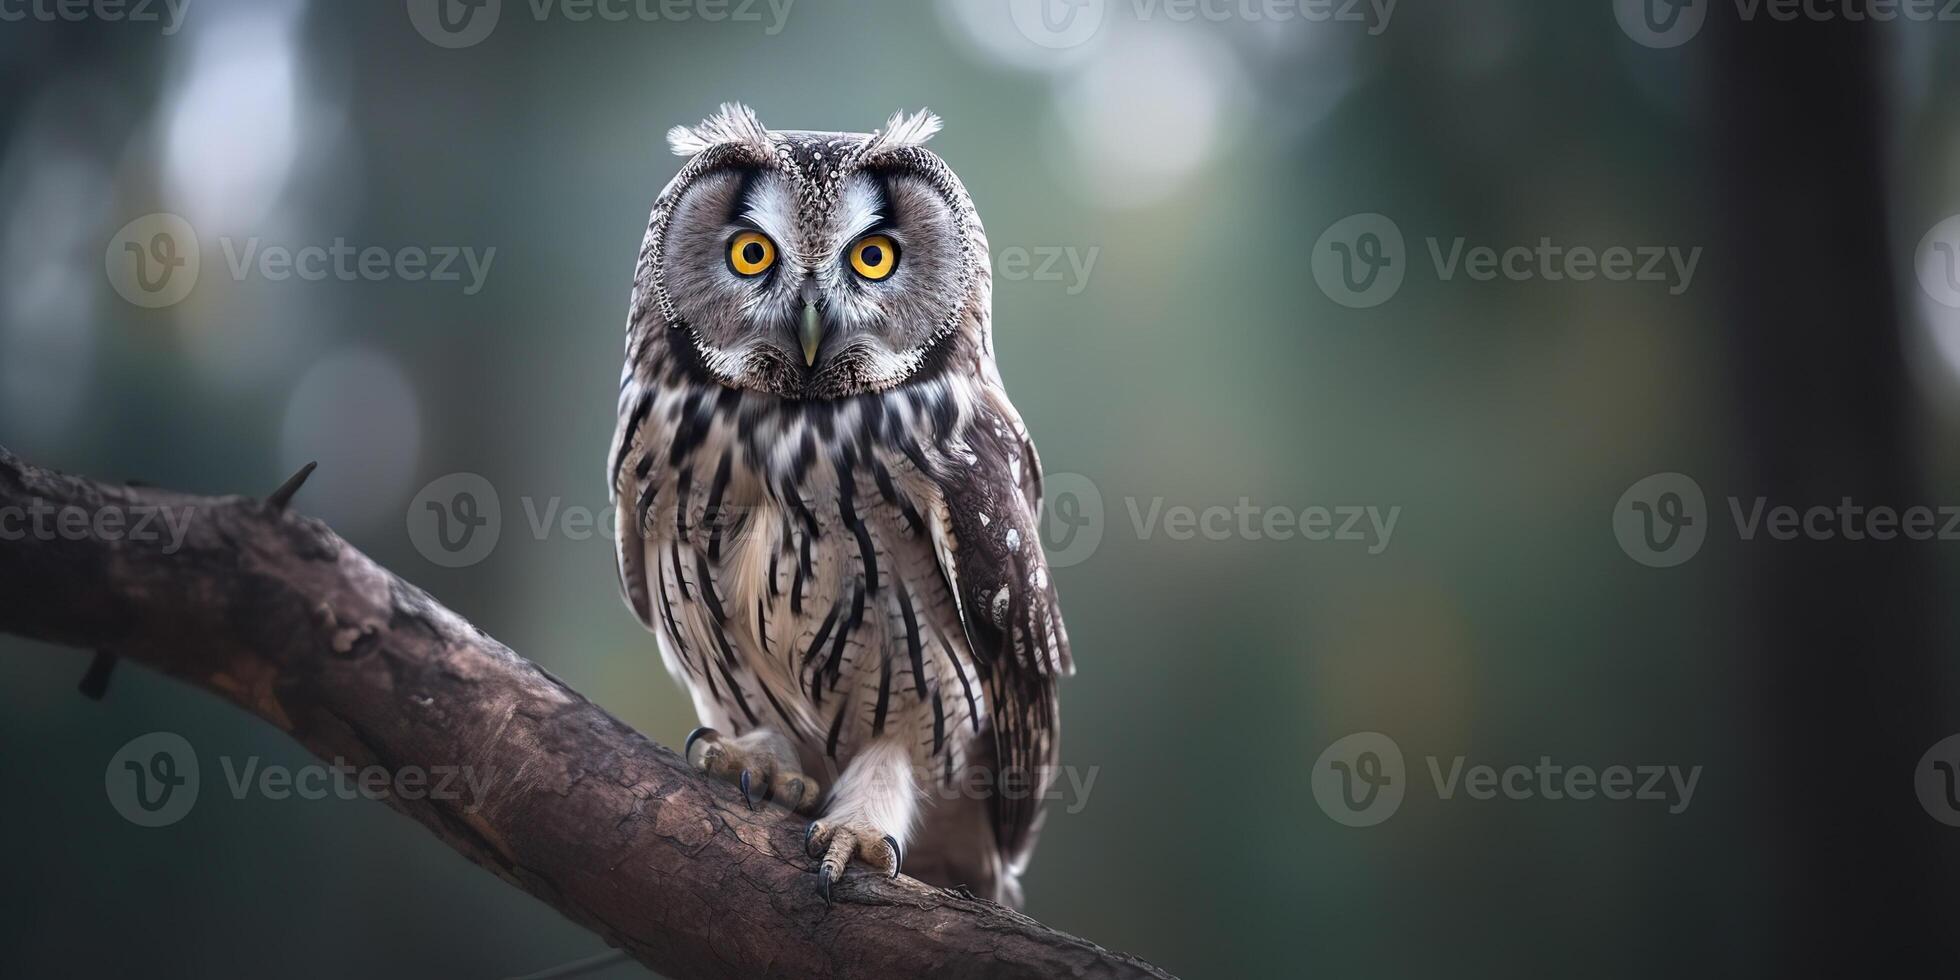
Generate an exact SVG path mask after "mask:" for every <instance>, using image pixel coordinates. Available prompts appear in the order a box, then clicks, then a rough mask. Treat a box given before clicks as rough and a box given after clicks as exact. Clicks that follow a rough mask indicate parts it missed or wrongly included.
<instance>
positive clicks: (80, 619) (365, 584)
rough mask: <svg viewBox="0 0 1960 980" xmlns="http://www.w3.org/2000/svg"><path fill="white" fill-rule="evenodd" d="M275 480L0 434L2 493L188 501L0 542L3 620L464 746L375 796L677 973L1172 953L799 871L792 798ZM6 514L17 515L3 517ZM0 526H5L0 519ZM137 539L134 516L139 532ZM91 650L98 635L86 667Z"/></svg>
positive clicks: (300, 731)
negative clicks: (247, 492) (200, 484)
mask: <svg viewBox="0 0 1960 980" xmlns="http://www.w3.org/2000/svg"><path fill="white" fill-rule="evenodd" d="M303 476H304V474H303V473H302V474H300V475H299V477H297V478H296V480H295V481H289V483H288V485H287V486H285V487H282V488H280V490H279V491H278V492H277V493H275V494H274V496H273V498H271V499H270V500H267V501H259V500H253V499H247V498H240V497H227V498H206V497H195V496H189V495H185V494H179V493H172V492H169V491H164V490H155V489H147V488H134V487H121V486H109V485H104V484H100V483H96V482H93V481H89V480H84V479H80V478H76V477H72V476H66V475H62V474H59V473H55V472H52V471H49V470H45V469H41V468H38V467H34V466H31V465H28V464H25V463H23V462H21V461H20V460H19V459H17V458H16V457H14V456H13V455H12V454H10V453H8V452H7V451H6V450H5V449H0V508H4V507H20V508H28V507H36V506H38V507H39V508H40V511H39V512H40V513H41V514H43V515H46V514H50V513H57V514H58V513H59V512H60V511H62V510H66V509H70V508H73V509H75V510H78V511H79V512H80V513H81V514H83V515H86V516H88V517H89V518H90V524H91V525H93V524H94V518H95V516H96V515H102V514H122V515H140V514H142V513H143V512H144V511H143V510H141V509H140V508H171V509H172V512H173V513H177V514H182V513H185V512H186V511H187V512H188V513H190V514H191V519H190V522H189V525H188V527H189V530H188V533H187V534H186V536H185V537H184V539H183V541H182V544H181V547H178V548H175V549H172V548H171V547H170V536H169V535H138V534H134V533H130V529H131V528H133V527H134V524H135V520H134V519H133V518H131V519H129V520H128V521H127V523H123V524H122V525H121V526H122V530H121V531H120V532H118V533H114V534H97V533H79V532H77V531H75V530H74V528H75V527H76V525H74V524H73V520H74V519H72V518H71V519H69V521H70V523H68V524H66V525H64V524H63V523H62V521H61V519H60V518H58V517H57V518H48V517H43V518H42V521H43V526H44V527H45V529H46V531H47V533H32V532H31V530H30V533H26V534H24V535H22V536H20V537H19V538H18V539H14V540H7V541H5V542H4V543H0V631H6V632H11V633H16V634H20V635H22V636H27V637H32V638H35V639H40V640H46V641H50V642H54V643H60V644H66V645H71V646H80V647H86V648H91V649H96V650H106V651H113V655H114V656H116V657H119V658H121V659H126V660H130V661H133V662H136V663H140V664H143V665H146V666H149V667H153V668H155V669H157V670H161V671H163V672H165V673H167V674H170V675H172V676H174V677H177V678H180V679H182V680H184V681H187V682H189V683H191V684H194V685H196V686H198V687H201V688H204V689H206V690H210V691H213V692H216V693H218V694H221V695H223V696H224V697H226V698H228V699H230V700H231V701H233V702H235V703H236V704H238V705H239V706H240V707H243V708H245V709H246V710H247V711H250V712H252V713H253V714H256V715H258V716H259V717H261V718H264V719H265V720H267V721H269V722H271V723H273V724H274V725H277V726H278V727H279V728H280V729H281V730H282V731H285V732H287V733H288V734H290V735H292V736H293V737H294V738H295V739H298V740H299V742H300V743H301V744H303V745H305V746H306V747H307V748H308V749H310V750H311V751H313V752H314V753H315V754H317V755H319V756H320V757H322V758H324V759H335V758H340V759H345V760H347V761H348V762H349V763H350V764H353V765H359V766H368V765H379V766H383V767H386V768H388V769H389V770H399V769H401V768H403V767H408V766H416V767H422V768H424V769H433V768H435V767H438V766H454V767H463V766H468V767H471V769H472V771H473V772H474V773H475V774H476V775H477V777H478V780H479V782H484V781H487V784H488V785H487V788H486V790H485V793H484V798H482V799H470V798H468V794H463V798H457V799H422V800H404V799H400V798H396V797H393V796H390V797H389V803H390V805H391V806H393V807H394V808H395V809H397V810H400V811H401V812H403V813H406V814H407V815H409V816H411V817H413V818H415V819H416V820H417V821H420V822H421V823H422V825H423V826H425V827H427V828H428V829H429V830H431V831H433V832H434V833H435V834H436V835H437V836H438V837H440V838H442V840H443V841H444V842H445V843H447V844H449V846H451V847H453V848H455V849H456V850H458V851H460V852H462V854H464V855H465V856H466V857H468V858H469V859H470V860H472V861H475V862H476V863H477V864H480V865H482V866H483V867H485V868H487V869H489V870H490V871H492V872H493V873H495V874H496V875H498V876H499V877H501V878H503V879H504V880H506V881H508V882H510V883H511V884H513V885H516V886H517V887H519V888H522V889H524V890H525V891H527V892H529V893H530V894H532V895H535V896H537V897H538V898H539V899H542V900H543V901H544V902H546V903H547V904H549V905H551V906H552V907H553V908H556V909H557V910H559V911H560V912H562V913H564V914H565V915H566V916H567V917H569V918H571V919H572V920H573V921H575V922H577V923H579V924H581V925H583V926H585V927H587V928H589V929H591V930H592V931H594V932H596V933H598V934H599V935H600V936H602V937H604V938H605V940H606V941H607V942H609V943H611V944H613V945H615V946H618V947H620V948H622V949H624V950H625V951H627V952H628V953H629V954H630V955H632V956H633V957H634V958H635V959H637V960H639V961H640V962H642V963H644V964H646V965H647V966H649V967H651V968H653V969H655V970H657V971H659V972H661V973H662V974H665V975H667V976H670V977H674V978H677V980H695V978H718V977H730V978H733V977H757V976H782V977H798V978H823V977H906V978H911V977H919V976H933V977H1008V978H1012V977H1029V978H1033V977H1041V978H1048V977H1111V978H1115V977H1168V976H1169V975H1168V974H1166V973H1164V972H1162V971H1160V970H1158V969H1156V968H1155V967H1152V966H1150V965H1149V964H1146V963H1144V962H1142V961H1140V960H1137V959H1134V958H1132V957H1129V956H1125V955H1121V954H1116V953H1111V952H1109V951H1107V950H1104V949H1102V948H1101V947H1099V946H1096V945H1095V944H1093V943H1090V942H1087V941H1084V940H1081V939H1077V938H1075V937H1072V936H1068V935H1064V934H1062V933H1058V932H1055V931H1053V930H1051V929H1049V928H1047V927H1045V926H1043V925H1041V924H1040V923H1038V922H1035V921H1034V920H1032V919H1029V918H1027V917H1026V916H1023V915H1019V914H1016V913H1014V912H1011V911H1009V910H1007V909H1003V908H1001V907H1000V906H997V905H994V904H992V903H989V902H985V901H980V900H978V899H974V898H970V897H967V896H965V895H963V894H960V893H958V892H954V891H948V890H945V889H939V888H932V887H929V886H927V885H924V884H922V883H920V882H918V881H915V880H913V879H910V878H900V879H896V880H888V879H884V878H882V877H879V876H877V875H874V874H871V873H868V872H864V871H862V870H858V871H854V872H852V873H851V874H849V875H847V876H846V878H845V879H844V881H842V882H840V883H839V884H838V885H837V886H836V887H834V888H833V889H832V898H833V900H834V901H835V904H834V905H829V906H827V905H826V904H825V903H824V901H823V899H822V898H821V897H819V896H818V894H817V890H816V888H815V878H814V877H813V876H812V874H811V873H810V870H809V869H810V862H809V860H808V859H807V858H805V857H804V856H803V854H802V828H803V823H802V822H801V821H798V820H795V819H793V818H792V817H790V816H789V815H788V814H787V813H786V812H784V811H782V810H780V809H777V808H773V807H766V806H765V807H763V808H761V809H760V810H757V811H755V812H750V811H749V810H748V809H747V807H746V806H745V805H744V804H743V803H742V801H741V796H740V794H739V792H737V791H736V790H734V789H733V788H732V787H728V786H723V785H720V784H717V783H712V782H709V781H707V780H705V779H703V778H701V777H699V776H697V775H696V774H695V773H694V772H693V771H692V770H691V769H690V768H689V767H688V766H687V765H686V764H685V763H684V762H683V760H681V759H680V758H678V757H677V756H676V755H675V754H674V753H673V752H672V751H670V750H668V749H666V748H663V747H661V746H659V745H656V744H654V743H653V742H651V741H649V740H648V739H646V738H645V737H643V736H641V735H640V734H639V733H637V732H635V731H633V730H632V729H631V728H629V727H627V726H626V725H625V724H623V723H622V722H620V721H619V720H618V719H616V718H614V717H612V716H611V715H610V714H608V713H606V712H605V711H604V710H602V709H600V708H599V707H598V706H596V705H594V704H592V703H591V702H590V701H587V700H586V699H585V698H583V697H581V696H580V695H579V694H578V693H577V692H574V691H572V690H571V689H569V688H567V687H566V686H565V685H564V684H562V683H560V682H559V681H558V680H557V679H556V678H554V677H552V676H551V675H550V674H548V673H546V672H545V671H543V670H541V669H539V668H538V667H537V666H536V665H535V664H532V663H531V662H529V661H527V660H525V659H523V658H521V657H519V656H517V655H516V654H515V653H512V652H511V651H510V649H509V648H507V647H505V646H504V645H502V644H500V643H498V642H497V641H496V640H494V639H492V638H490V637H489V636H488V635H486V634H485V633H483V631H481V630H479V629H477V628H475V627H473V626H471V625H470V624H469V623H468V622H466V621H464V620H463V619H462V618H461V617H460V616H458V615H456V614H455V613H453V612H450V611H449V610H448V609H445V608H443V607H442V606H441V605H440V604H438V603H437V602H436V601H435V600H434V599H431V598H430V597H429V596H428V595H427V594H426V593H424V592H423V591H421V590H420V589H417V588H415V587H414V586H412V585H410V584H408V583H407V582H404V581H402V580H401V579H400V578H397V577H396V576H395V575H393V574H391V573H390V572H388V571H387V570H386V569H383V568H381V567H380V566H379V565H377V564H375V563H374V562H373V561H371V560H370V559H368V558H367V556H365V555H363V554H361V553H360V552H359V551H357V550H356V549H354V548H353V547H352V546H350V545H348V544H347V543H346V542H345V541H342V540H341V539H340V538H339V537H338V536H336V535H335V534H334V533H333V532H332V531H330V530H328V529H327V528H326V526H325V525H323V524H321V523H320V522H318V521H314V520H310V519H307V518H304V517H299V516H294V515H291V514H288V513H287V512H286V511H285V509H284V504H285V503H286V501H287V500H289V499H290V498H291V495H292V492H293V491H294V490H296V489H297V488H298V486H297V479H298V478H303ZM13 524H14V530H16V531H18V530H20V529H21V521H20V520H19V519H16V520H15V521H14V522H13ZM9 537H10V538H13V537H15V536H14V535H9ZM142 539H148V540H142ZM107 662H108V661H107V660H106V659H105V658H102V657H98V663H97V667H96V668H95V669H92V670H91V671H90V675H91V679H92V682H93V683H95V684H98V685H99V684H100V683H101V682H102V681H103V680H104V678H103V677H101V676H99V675H101V674H102V673H103V668H104V666H105V665H106V663H107Z"/></svg>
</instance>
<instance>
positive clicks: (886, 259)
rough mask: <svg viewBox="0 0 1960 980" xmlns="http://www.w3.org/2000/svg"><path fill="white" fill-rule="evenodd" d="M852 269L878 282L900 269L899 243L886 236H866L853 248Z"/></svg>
mask: <svg viewBox="0 0 1960 980" xmlns="http://www.w3.org/2000/svg"><path fill="white" fill-rule="evenodd" d="M851 268H853V269H856V270H857V274H858V275H860V276H863V277H864V278H866V279H869V280H871V281H872V282H877V281H878V280H880V279H883V278H885V277H886V276H889V275H891V274H892V270H893V269H896V268H898V243H896V242H894V241H892V240H891V239H890V238H889V237H887V236H885V235H866V236H864V237H863V238H860V239H858V240H857V244H856V245H853V246H851Z"/></svg>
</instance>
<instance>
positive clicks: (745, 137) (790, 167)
mask: <svg viewBox="0 0 1960 980" xmlns="http://www.w3.org/2000/svg"><path fill="white" fill-rule="evenodd" d="M938 131H939V119H938V117H936V116H933V115H931V114H929V113H926V112H923V111H921V112H919V113H916V114H913V115H906V114H905V113H902V112H901V113H899V114H897V115H894V116H892V117H891V120H890V121H889V122H888V123H887V124H886V125H885V127H884V128H883V129H881V130H879V131H877V132H874V133H820V132H805V131H799V130H771V129H767V128H764V127H763V125H762V124H761V123H760V122H758V121H757V119H756V117H755V113H753V112H751V111H750V110H749V109H748V108H747V107H746V106H741V105H735V104H727V105H723V106H722V107H721V111H720V112H719V113H717V114H715V115H714V116H711V117H709V118H708V119H707V120H706V121H704V122H702V123H701V124H700V125H698V126H692V127H688V126H677V127H675V128H674V129H673V130H672V131H670V132H669V133H668V134H667V140H668V142H669V143H670V144H671V145H672V147H673V149H674V152H675V153H677V154H679V155H681V156H685V157H688V158H690V159H689V160H688V162H687V164H686V165H685V166H683V167H682V168H681V171H680V173H679V174H678V175H676V176H675V177H674V179H673V181H672V182H671V183H669V184H668V185H667V188H666V189H665V190H664V191H662V192H661V195H660V198H659V200H658V201H657V202H656V203H655V205H654V208H653V215H652V217H651V219H650V220H649V222H648V227H647V235H646V240H645V243H644V244H643V245H642V247H641V251H640V262H639V269H638V273H637V275H636V277H635V285H634V298H633V323H632V327H633V329H634V330H635V331H636V332H641V333H644V334H645V337H644V340H645V342H648V343H658V342H659V341H658V340H657V338H656V337H655V336H654V335H655V334H660V333H664V334H665V335H666V336H667V337H668V342H669V343H671V345H672V347H673V349H674V352H675V354H676V355H677V356H678V357H680V358H683V359H687V360H690V361H691V363H692V364H693V365H694V366H696V367H698V369H699V370H701V371H702V372H704V373H705V374H707V375H708V376H710V377H712V378H713V379H714V380H715V381H717V382H719V383H721V384H722V385H725V386H728V387H732V388H741V389H747V390H751V391H758V392H765V393H769V394H773V395H777V396H780V397H783V398H790V399H818V398H841V397H847V396H850V395H855V394H862V393H866V392H873V391H883V390H886V389H889V388H892V387H894V386H897V385H899V384H902V383H904V382H905V381H906V380H908V379H910V378H913V377H915V376H917V375H919V374H920V373H921V372H924V371H928V370H931V369H932V368H933V367H934V365H935V363H937V362H939V361H942V360H943V358H944V357H945V356H946V355H947V353H948V352H949V351H950V350H951V349H952V348H953V347H955V346H958V345H960V344H962V343H966V344H969V345H971V346H972V347H973V348H974V349H976V350H985V349H987V348H988V347H990V346H991V345H990V339H989V338H988V336H987V329H988V328H987V323H988V319H989V313H988V305H989V297H990V284H989V279H988V271H987V262H986V258H985V257H986V233H985V231H984V230H983V229H982V228H981V225H980V219H979V217H978V216H977V215H976V214H975V213H974V209H973V203H972V201H971V199H970V198H968V196H967V193H966V188H965V187H963V186H962V185H961V184H960V181H959V178H958V177H956V176H954V175H953V172H952V170H951V169H949V168H948V167H947V166H946V164H945V163H944V162H943V161H941V160H940V159H939V157H937V156H936V155H934V154H933V153H932V152H931V151H929V150H927V149H925V146H924V144H925V142H926V140H928V139H930V138H931V137H932V135H933V134H934V133H936V132H938Z"/></svg>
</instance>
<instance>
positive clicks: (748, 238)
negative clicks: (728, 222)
mask: <svg viewBox="0 0 1960 980" xmlns="http://www.w3.org/2000/svg"><path fill="white" fill-rule="evenodd" d="M775 264H776V243H775V242H772V241H770V240H769V236H767V235H764V234H762V233H761V232H758V231H745V232H742V233H741V234H739V235H736V236H735V237H734V238H731V239H729V240H728V267H729V268H731V269H734V270H735V271H736V272H737V273H740V274H741V275H745V276H759V275H762V274H763V273H765V272H768V271H769V267H770V266H772V265H775Z"/></svg>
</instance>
